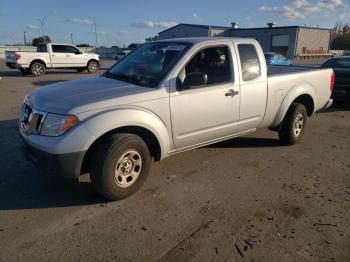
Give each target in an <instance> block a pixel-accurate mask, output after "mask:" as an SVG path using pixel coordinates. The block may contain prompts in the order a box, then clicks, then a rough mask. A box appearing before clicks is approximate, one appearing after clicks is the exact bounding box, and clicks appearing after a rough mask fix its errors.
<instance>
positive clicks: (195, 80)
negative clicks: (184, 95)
mask: <svg viewBox="0 0 350 262" xmlns="http://www.w3.org/2000/svg"><path fill="white" fill-rule="evenodd" d="M207 83H208V75H207V74H205V73H203V72H193V73H189V74H188V75H187V76H186V78H185V80H184V82H183V84H182V88H183V89H190V88H191V87H199V86H203V85H206V84H207Z"/></svg>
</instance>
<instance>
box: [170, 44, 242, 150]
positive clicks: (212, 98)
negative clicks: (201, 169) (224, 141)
mask: <svg viewBox="0 0 350 262" xmlns="http://www.w3.org/2000/svg"><path fill="white" fill-rule="evenodd" d="M232 48H233V46H230V45H228V44H227V45H218V46H211V47H207V48H202V49H199V50H196V51H193V52H192V58H191V59H190V60H189V61H188V62H187V63H185V64H184V65H183V67H182V69H181V67H180V69H181V70H180V71H179V73H178V74H177V75H176V81H172V82H171V83H172V85H174V86H171V94H170V110H171V120H172V132H173V140H174V145H175V148H176V149H185V148H187V147H191V146H194V145H200V144H201V143H206V142H209V141H212V140H217V139H219V138H223V137H228V136H231V135H233V134H235V133H237V131H238V120H239V81H238V80H237V81H236V80H235V79H234V77H233V76H234V63H233V61H235V59H232V58H233V54H234V52H233V49H232Z"/></svg>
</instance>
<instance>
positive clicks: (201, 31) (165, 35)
mask: <svg viewBox="0 0 350 262" xmlns="http://www.w3.org/2000/svg"><path fill="white" fill-rule="evenodd" d="M229 28H230V27H225V26H212V25H196V24H178V25H176V26H173V27H171V28H168V29H166V30H164V31H162V32H160V33H158V35H159V39H170V38H183V37H210V36H223V35H224V34H225V31H226V30H228V29H229Z"/></svg>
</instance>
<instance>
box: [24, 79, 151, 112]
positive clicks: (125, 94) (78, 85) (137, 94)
mask: <svg viewBox="0 0 350 262" xmlns="http://www.w3.org/2000/svg"><path fill="white" fill-rule="evenodd" d="M155 90H156V89H154V88H148V87H142V86H137V85H133V84H129V83H126V82H123V81H119V80H114V79H109V78H106V77H92V78H85V79H81V80H73V81H65V82H60V83H55V84H52V85H47V86H43V87H40V88H38V89H36V90H35V91H33V92H31V93H30V94H29V101H30V103H31V104H32V106H33V107H34V108H35V109H37V110H40V111H44V112H51V113H56V114H79V113H83V112H88V111H93V110H97V109H102V108H108V107H114V106H119V105H125V104H130V103H136V102H139V101H144V100H148V99H155V98H157V97H154V95H155V93H156V91H155Z"/></svg>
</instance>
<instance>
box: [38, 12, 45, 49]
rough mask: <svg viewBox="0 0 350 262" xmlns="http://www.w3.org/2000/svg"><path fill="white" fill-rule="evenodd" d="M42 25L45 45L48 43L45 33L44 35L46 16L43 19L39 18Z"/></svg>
mask: <svg viewBox="0 0 350 262" xmlns="http://www.w3.org/2000/svg"><path fill="white" fill-rule="evenodd" d="M38 20H39V22H40V25H41V31H42V33H43V40H44V43H46V38H45V33H44V26H45V20H46V16H44V17H43V18H38Z"/></svg>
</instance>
